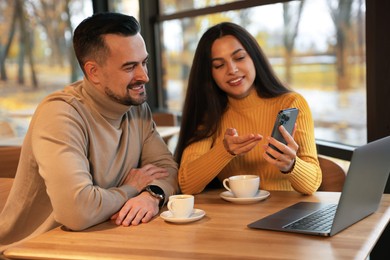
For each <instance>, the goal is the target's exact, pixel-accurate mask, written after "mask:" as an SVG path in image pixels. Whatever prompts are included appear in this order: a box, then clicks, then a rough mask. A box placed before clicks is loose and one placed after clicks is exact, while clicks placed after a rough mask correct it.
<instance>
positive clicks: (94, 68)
mask: <svg viewBox="0 0 390 260" xmlns="http://www.w3.org/2000/svg"><path fill="white" fill-rule="evenodd" d="M84 70H85V73H86V74H87V78H88V79H89V80H90V81H91V82H92V83H94V84H98V83H99V82H100V79H99V65H98V64H97V63H96V62H94V61H87V62H86V63H85V64H84Z"/></svg>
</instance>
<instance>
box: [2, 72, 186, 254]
mask: <svg viewBox="0 0 390 260" xmlns="http://www.w3.org/2000/svg"><path fill="white" fill-rule="evenodd" d="M151 118H152V117H151V112H150V109H149V107H148V105H147V104H146V103H144V104H142V105H140V106H125V105H121V104H118V103H116V102H114V101H112V100H111V99H109V98H108V97H106V96H105V95H103V94H101V93H100V92H98V91H97V90H96V89H95V88H94V87H93V86H92V85H91V84H90V83H89V82H88V81H87V80H86V79H84V80H83V81H79V82H76V83H74V84H73V85H71V86H69V87H67V88H65V89H64V90H63V91H59V92H56V93H53V94H51V95H50V96H48V97H47V98H45V99H44V100H43V102H42V103H41V104H40V105H39V106H38V108H37V110H36V112H35V114H34V116H33V118H32V120H31V123H30V127H29V129H28V132H27V135H26V137H25V140H24V143H23V147H22V152H21V157H20V162H19V166H18V170H17V173H16V176H15V181H14V184H13V187H12V190H11V192H10V195H9V198H8V200H7V203H6V205H5V207H4V209H3V211H2V212H1V214H0V252H1V251H3V250H4V249H5V248H6V245H9V244H11V243H14V242H17V241H21V240H22V239H25V238H29V237H32V236H35V235H38V234H40V233H43V232H45V231H47V230H49V229H52V228H54V227H56V226H59V225H61V224H62V225H65V226H66V227H68V228H70V229H72V230H82V229H85V228H88V227H90V226H92V225H95V224H98V223H100V222H103V221H105V220H107V219H109V218H110V217H111V216H112V215H113V214H114V213H116V212H117V211H118V210H120V208H121V207H122V206H123V204H124V203H125V202H126V201H127V200H128V199H129V198H132V197H134V196H137V195H138V191H137V190H136V189H135V188H134V187H131V186H129V185H122V183H123V181H124V179H125V178H126V176H127V174H128V173H129V171H130V169H132V168H140V167H142V166H144V165H146V164H154V165H156V166H160V167H163V168H166V169H167V170H168V171H169V173H170V176H169V177H167V178H165V179H160V180H157V181H155V182H153V184H154V185H158V186H159V187H161V188H162V189H163V190H164V192H165V194H166V198H168V197H169V196H170V195H172V194H174V193H177V192H178V188H179V187H178V184H177V164H176V162H175V161H174V160H173V157H172V154H171V152H170V151H169V150H168V148H167V146H166V144H165V143H164V141H163V140H162V139H161V137H160V136H159V134H158V133H157V132H156V129H155V126H154V124H153V122H152V120H151Z"/></svg>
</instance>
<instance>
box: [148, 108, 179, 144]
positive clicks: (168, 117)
mask: <svg viewBox="0 0 390 260" xmlns="http://www.w3.org/2000/svg"><path fill="white" fill-rule="evenodd" d="M153 120H154V122H155V123H156V125H157V126H177V116H176V115H175V114H173V113H169V112H166V113H165V112H155V113H153ZM171 138H172V136H170V137H166V138H163V139H164V141H165V143H167V144H168V142H169V140H170V139H171Z"/></svg>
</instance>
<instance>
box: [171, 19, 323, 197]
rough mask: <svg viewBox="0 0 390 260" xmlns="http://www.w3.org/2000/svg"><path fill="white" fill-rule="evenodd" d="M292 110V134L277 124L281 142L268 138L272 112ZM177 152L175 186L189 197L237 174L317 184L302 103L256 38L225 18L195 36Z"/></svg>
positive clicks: (277, 184)
mask: <svg viewBox="0 0 390 260" xmlns="http://www.w3.org/2000/svg"><path fill="white" fill-rule="evenodd" d="M291 107H296V108H298V109H299V115H298V118H297V124H296V125H295V130H294V133H293V136H294V138H293V137H292V136H291V135H290V134H288V133H287V131H286V130H285V129H284V127H279V131H280V132H281V134H282V135H283V136H284V138H285V140H286V141H287V145H284V144H283V143H280V142H278V141H276V140H275V139H273V138H271V137H269V136H268V135H270V133H271V131H272V128H273V125H274V122H275V118H276V115H277V113H278V112H279V111H280V110H281V109H285V108H291ZM263 136H267V138H263ZM269 144H272V145H274V146H276V147H277V148H278V149H279V150H280V151H281V152H278V151H276V150H274V149H272V148H271V147H269ZM270 155H272V156H273V157H274V158H275V159H274V158H272V157H271V156H270ZM175 157H176V160H177V162H178V163H180V168H179V184H180V188H181V191H182V192H183V193H188V194H196V193H199V192H202V191H203V190H204V188H205V187H206V186H207V185H208V184H209V183H210V182H212V181H213V180H214V179H215V178H217V179H218V180H219V181H222V180H223V179H224V178H227V177H229V176H232V175H238V174H256V175H259V176H260V180H261V184H260V187H261V189H265V190H296V191H298V192H300V193H302V194H312V193H313V192H315V191H316V190H317V189H318V187H319V186H320V184H321V169H320V167H319V163H318V159H317V151H316V145H315V139H314V124H313V119H312V116H311V112H310V109H309V106H308V104H307V102H306V101H305V99H304V98H303V97H302V96H301V95H299V94H298V93H295V92H293V91H291V90H289V89H288V88H286V87H285V86H284V85H283V84H282V83H281V82H280V81H279V79H278V78H277V77H276V75H275V73H274V72H273V70H272V68H271V66H270V64H269V63H268V60H267V58H266V57H265V55H264V54H263V52H262V50H261V48H260V46H259V45H258V43H257V41H256V40H255V39H254V37H252V36H251V35H250V34H249V33H248V32H247V31H246V30H245V29H244V28H242V27H240V26H238V25H236V24H233V23H228V22H224V23H221V24H218V25H215V26H213V27H211V28H209V29H208V30H207V31H206V32H205V33H204V35H203V36H202V38H201V39H200V41H199V44H198V47H197V49H196V52H195V56H194V60H193V65H192V68H191V72H190V78H189V84H188V89H187V94H186V99H185V103H184V109H183V118H182V123H181V131H180V136H179V140H178V145H177V149H176V152H175Z"/></svg>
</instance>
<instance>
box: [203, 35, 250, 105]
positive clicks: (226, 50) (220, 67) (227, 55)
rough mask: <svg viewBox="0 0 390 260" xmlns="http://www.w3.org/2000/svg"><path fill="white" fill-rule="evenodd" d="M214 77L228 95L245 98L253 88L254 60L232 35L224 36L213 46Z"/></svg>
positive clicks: (212, 65)
mask: <svg viewBox="0 0 390 260" xmlns="http://www.w3.org/2000/svg"><path fill="white" fill-rule="evenodd" d="M211 62H212V64H211V67H212V69H211V70H212V75H213V78H214V80H215V82H216V83H217V85H218V86H219V88H220V89H222V90H223V91H224V92H226V94H227V95H229V96H230V97H233V98H237V99H240V98H244V97H246V96H248V95H249V93H250V91H251V89H252V88H253V82H254V80H255V77H256V71H255V66H254V64H253V61H252V58H251V57H250V56H249V54H248V53H247V52H246V50H245V49H244V47H243V46H242V44H241V43H240V42H239V41H238V40H237V39H236V37H234V36H232V35H226V36H223V37H221V38H219V39H217V40H215V41H214V43H213V45H212V46H211Z"/></svg>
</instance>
